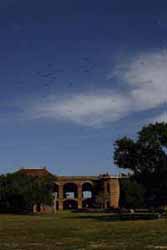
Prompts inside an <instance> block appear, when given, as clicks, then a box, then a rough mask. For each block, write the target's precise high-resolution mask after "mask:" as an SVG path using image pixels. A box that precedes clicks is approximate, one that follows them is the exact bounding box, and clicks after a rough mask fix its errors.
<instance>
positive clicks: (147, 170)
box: [114, 123, 167, 206]
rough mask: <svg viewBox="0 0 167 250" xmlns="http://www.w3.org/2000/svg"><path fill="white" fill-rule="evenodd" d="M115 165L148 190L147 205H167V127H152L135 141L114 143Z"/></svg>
mask: <svg viewBox="0 0 167 250" xmlns="http://www.w3.org/2000/svg"><path fill="white" fill-rule="evenodd" d="M114 161H115V164H116V165H117V166H118V167H120V168H124V169H128V170H129V171H130V173H131V176H132V178H133V179H134V180H136V181H137V183H138V184H140V185H141V186H142V187H144V189H145V195H144V200H145V204H147V205H148V206H159V205H163V204H166V203H167V181H166V180H167V124H166V123H156V124H150V125H148V126H145V127H143V128H142V130H141V131H139V133H138V136H137V138H136V140H133V139H131V138H127V137H124V138H121V139H120V140H117V141H116V142H115V151H114Z"/></svg>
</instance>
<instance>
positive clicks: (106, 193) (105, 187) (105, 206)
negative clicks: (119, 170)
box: [103, 180, 109, 208]
mask: <svg viewBox="0 0 167 250" xmlns="http://www.w3.org/2000/svg"><path fill="white" fill-rule="evenodd" d="M107 185H108V183H107V180H106V181H105V180H104V205H103V206H104V208H107V202H108V196H109V194H108V187H107Z"/></svg>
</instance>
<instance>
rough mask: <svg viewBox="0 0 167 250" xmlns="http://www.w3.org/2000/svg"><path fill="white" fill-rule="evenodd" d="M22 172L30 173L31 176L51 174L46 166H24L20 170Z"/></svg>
mask: <svg viewBox="0 0 167 250" xmlns="http://www.w3.org/2000/svg"><path fill="white" fill-rule="evenodd" d="M19 171H20V172H22V173H24V174H26V175H30V176H39V177H41V176H47V175H51V173H49V171H48V170H47V169H46V168H22V169H20V170H19Z"/></svg>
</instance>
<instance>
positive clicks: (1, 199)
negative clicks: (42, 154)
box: [0, 171, 53, 213]
mask: <svg viewBox="0 0 167 250" xmlns="http://www.w3.org/2000/svg"><path fill="white" fill-rule="evenodd" d="M52 190H53V178H52V177H51V176H42V177H33V176H28V175H26V174H24V173H22V172H21V171H18V172H16V173H13V174H6V175H0V212H1V213H31V212H32V211H33V205H34V204H44V205H51V204H52V202H53V195H52Z"/></svg>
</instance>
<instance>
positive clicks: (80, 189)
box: [77, 183, 82, 208]
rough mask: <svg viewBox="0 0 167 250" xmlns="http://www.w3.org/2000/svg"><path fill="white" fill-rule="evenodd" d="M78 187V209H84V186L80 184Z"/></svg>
mask: <svg viewBox="0 0 167 250" xmlns="http://www.w3.org/2000/svg"><path fill="white" fill-rule="evenodd" d="M77 187H78V208H82V184H81V183H79V184H78V185H77Z"/></svg>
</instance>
